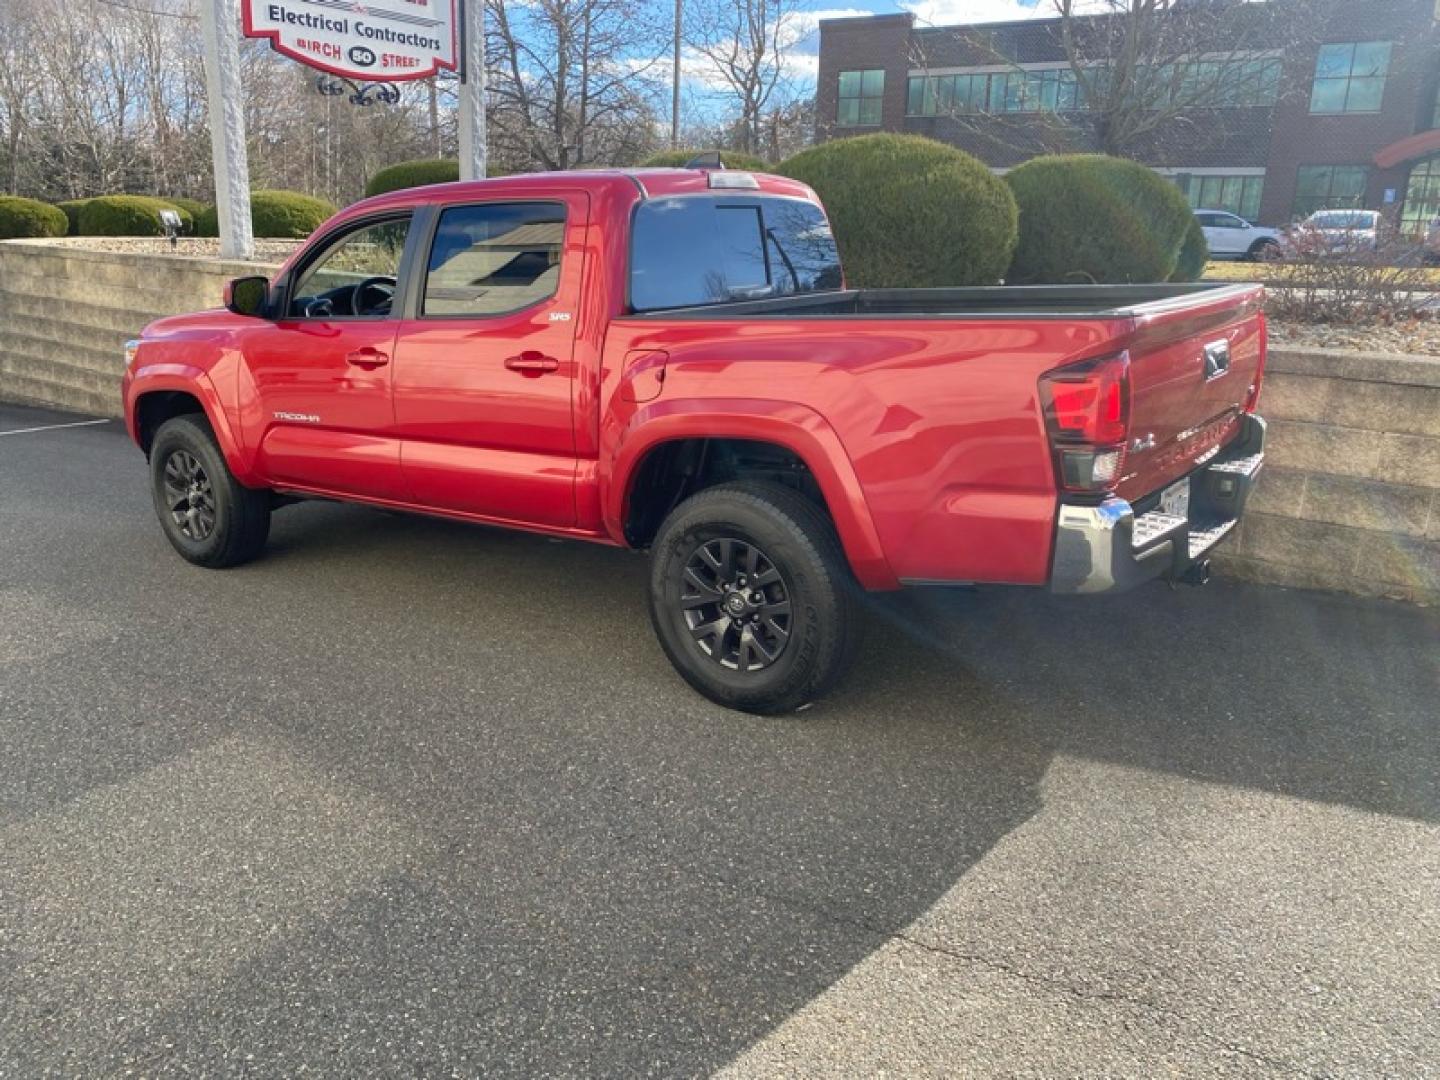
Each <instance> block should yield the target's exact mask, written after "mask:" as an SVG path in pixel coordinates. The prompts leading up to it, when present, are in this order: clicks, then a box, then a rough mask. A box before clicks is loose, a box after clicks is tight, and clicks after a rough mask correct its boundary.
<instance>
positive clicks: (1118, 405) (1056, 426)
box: [1040, 353, 1130, 491]
mask: <svg viewBox="0 0 1440 1080" xmlns="http://www.w3.org/2000/svg"><path fill="white" fill-rule="evenodd" d="M1040 400H1041V403H1042V405H1043V406H1044V409H1045V427H1046V429H1047V430H1048V431H1049V433H1050V444H1051V446H1052V447H1053V448H1054V451H1055V465H1056V471H1057V472H1058V473H1059V477H1060V484H1061V486H1062V487H1064V488H1065V489H1066V490H1067V491H1103V490H1105V489H1107V488H1110V487H1113V486H1114V485H1115V483H1116V481H1118V480H1119V478H1120V466H1121V465H1122V464H1123V463H1124V460H1125V440H1126V438H1127V437H1128V435H1129V431H1130V356H1129V354H1128V353H1118V354H1116V355H1115V356H1105V357H1101V358H1100V359H1098V360H1087V361H1085V362H1084V363H1081V364H1072V365H1071V366H1069V367H1063V368H1056V369H1055V370H1054V371H1051V372H1047V373H1046V374H1044V375H1042V376H1041V377H1040Z"/></svg>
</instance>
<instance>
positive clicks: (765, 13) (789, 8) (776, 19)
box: [686, 0, 807, 154]
mask: <svg viewBox="0 0 1440 1080" xmlns="http://www.w3.org/2000/svg"><path fill="white" fill-rule="evenodd" d="M686 22H687V27H686V37H687V38H688V40H689V43H690V48H691V49H692V50H693V52H694V53H695V55H696V56H697V58H698V59H699V61H700V63H699V65H698V66H699V67H700V68H701V71H700V75H701V78H702V79H706V78H708V79H710V80H712V81H714V82H716V83H718V84H719V86H721V87H723V88H724V90H725V92H726V94H727V96H728V97H729V98H730V99H731V100H732V102H733V104H734V105H735V106H736V107H737V108H738V112H739V117H738V121H737V124H738V127H737V130H738V132H739V138H738V140H736V141H737V143H738V145H737V146H736V147H735V148H736V149H739V150H744V151H745V152H746V153H752V154H753V153H758V152H760V151H762V150H763V149H764V147H763V145H762V133H761V126H762V123H761V122H762V118H763V117H764V116H765V115H766V112H767V110H769V109H771V108H772V107H776V106H780V105H782V104H786V103H788V101H789V100H790V99H791V98H792V97H793V94H794V90H795V80H794V79H793V77H792V71H791V69H790V67H789V63H788V61H789V59H790V57H791V54H792V52H793V51H794V47H795V44H796V42H797V41H798V40H799V39H800V37H802V36H803V31H804V29H806V28H807V25H806V24H805V23H804V22H803V19H802V15H801V9H800V6H799V4H798V2H797V0H694V2H693V3H691V4H690V5H689V6H688V10H687V11H686Z"/></svg>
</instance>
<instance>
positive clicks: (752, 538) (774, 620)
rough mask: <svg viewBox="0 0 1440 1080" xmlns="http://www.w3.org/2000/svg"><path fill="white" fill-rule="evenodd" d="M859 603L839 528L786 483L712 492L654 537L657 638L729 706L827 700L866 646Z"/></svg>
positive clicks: (768, 709)
mask: <svg viewBox="0 0 1440 1080" xmlns="http://www.w3.org/2000/svg"><path fill="white" fill-rule="evenodd" d="M727 545H728V546H727ZM747 574H748V578H747V579H746V580H745V584H744V585H743V586H739V587H731V588H727V587H726V586H727V585H729V586H736V584H737V583H738V582H739V581H740V580H741V579H740V577H739V576H737V575H747ZM757 585H758V588H757V587H756V586H757ZM737 596H739V598H740V599H739V600H738V601H737V600H736V597H737ZM757 597H758V598H759V599H758V600H757V599H756V598H757ZM857 600H858V597H857V586H856V584H855V581H854V579H853V578H852V577H851V575H850V568H849V566H848V565H847V563H846V561H845V556H844V553H843V552H842V551H841V548H840V541H839V539H838V538H837V537H836V535H835V530H834V528H833V527H832V526H831V524H830V521H829V519H828V518H827V517H826V516H825V514H824V513H823V512H822V511H821V510H820V509H819V508H818V507H816V506H815V505H814V504H813V503H811V502H810V501H809V500H807V499H805V498H804V497H802V496H801V495H799V494H797V493H796V492H794V491H792V490H791V489H790V488H787V487H783V486H781V485H779V484H770V483H758V482H741V483H731V484H722V485H720V486H718V487H713V488H708V489H706V490H704V491H701V492H699V493H698V494H696V495H693V496H691V497H690V498H688V499H686V500H685V501H684V502H682V503H681V504H680V505H679V506H677V507H676V508H675V509H674V510H673V511H671V513H670V516H669V517H667V518H666V519H665V521H664V523H663V524H662V525H661V526H660V531H659V533H658V534H657V536H656V539H655V545H654V549H653V552H652V555H651V567H650V621H651V624H652V625H653V626H654V628H655V636H656V637H658V638H659V639H660V647H661V648H662V649H664V650H665V655H666V656H668V657H669V658H670V662H671V663H672V664H674V665H675V669H676V670H677V671H678V672H679V673H680V675H681V677H682V678H684V679H685V681H686V682H688V683H689V684H690V685H691V686H692V687H694V688H695V689H696V690H697V691H699V692H700V693H701V694H703V695H705V696H706V697H707V698H709V699H710V700H711V701H713V702H715V703H716V704H718V705H724V706H725V707H727V708H732V709H739V710H741V711H742V712H749V713H760V714H774V713H785V712H791V711H793V710H795V709H798V708H800V707H801V706H803V705H806V704H808V703H810V702H812V701H814V700H815V699H816V698H818V697H820V696H821V695H822V694H823V693H825V691H826V690H828V689H829V688H830V687H831V686H832V685H833V684H834V682H835V680H836V678H837V677H838V676H839V675H840V673H841V672H842V671H843V670H845V668H846V666H847V665H848V664H849V661H850V658H851V657H852V655H853V653H854V650H855V647H856V645H857V643H858V635H859V630H860V618H859V615H860V612H859V605H858V602H857ZM729 605H734V607H731V606H729ZM741 605H743V606H744V610H740V607H741ZM737 612H738V614H737ZM737 620H738V621H737ZM782 629H783V631H784V632H783V634H782V633H781V632H780V631H781V630H782ZM747 636H748V638H749V642H748V644H747V641H746V638H747Z"/></svg>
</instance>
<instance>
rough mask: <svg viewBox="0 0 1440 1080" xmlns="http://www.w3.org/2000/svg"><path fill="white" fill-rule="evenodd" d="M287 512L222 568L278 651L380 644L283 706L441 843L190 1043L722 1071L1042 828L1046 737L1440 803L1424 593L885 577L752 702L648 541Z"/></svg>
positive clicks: (324, 754) (511, 1070)
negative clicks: (1414, 605) (744, 700)
mask: <svg viewBox="0 0 1440 1080" xmlns="http://www.w3.org/2000/svg"><path fill="white" fill-rule="evenodd" d="M292 513H293V515H294V516H293V517H292V518H290V519H287V520H285V521H284V523H283V525H282V526H281V527H280V528H279V530H278V532H277V536H276V543H275V551H274V553H273V555H272V557H271V558H269V559H267V560H266V561H265V562H264V563H261V564H257V565H256V567H254V568H253V570H247V571H244V572H242V574H241V575H237V579H243V580H244V581H245V582H246V584H245V586H244V587H245V588H247V589H256V588H266V587H274V588H277V589H283V590H285V591H286V592H287V595H289V596H290V597H291V598H292V602H294V603H296V604H303V605H305V606H306V607H307V610H312V611H315V612H325V613H326V614H324V615H317V617H316V618H317V619H318V620H319V621H318V622H317V621H315V620H311V621H310V622H309V623H308V624H295V625H293V626H289V627H287V626H280V627H278V628H277V629H276V632H279V633H281V634H282V635H286V639H284V640H281V641H279V642H278V643H273V645H274V647H276V648H279V649H292V650H294V651H295V653H296V654H297V655H298V656H301V657H303V656H304V655H306V652H307V650H310V649H313V648H314V644H313V640H310V639H311V638H313V637H314V636H315V635H324V634H330V633H340V632H343V628H344V626H345V625H347V624H350V623H352V622H353V621H354V620H356V619H358V618H366V619H369V620H371V621H372V624H373V625H372V627H371V629H372V630H373V631H374V633H375V635H376V637H377V639H378V640H380V641H388V642H390V643H392V645H393V648H391V649H390V650H388V651H385V650H378V649H377V650H371V651H369V652H368V653H367V654H366V655H363V656H359V657H349V658H346V657H343V656H342V657H339V658H336V657H334V656H332V657H330V661H331V663H332V666H331V667H330V668H328V669H327V670H326V672H325V674H324V677H323V678H318V679H317V680H316V681H315V683H314V688H315V690H316V691H318V693H313V694H311V695H309V696H307V697H306V699H305V707H304V708H303V709H301V708H277V709H276V710H275V711H274V712H273V714H272V715H271V716H270V717H269V719H268V720H267V722H266V731H267V732H268V733H269V735H270V736H271V737H272V738H274V739H275V740H276V741H278V742H279V743H281V744H283V745H284V746H286V747H288V748H289V750H290V751H291V752H292V753H294V754H295V755H297V756H298V757H301V758H303V759H304V760H305V761H306V762H307V763H308V764H309V765H311V766H313V767H314V768H315V769H316V770H318V771H319V772H320V773H322V774H324V775H327V776H333V777H336V778H338V779H340V780H341V781H343V782H344V783H345V784H347V785H351V786H353V787H354V788H357V789H361V790H363V791H364V792H366V794H367V795H369V796H371V797H374V798H378V799H379V800H381V801H382V802H383V803H384V804H385V805H387V806H389V807H391V808H393V810H394V812H395V813H396V814H398V815H400V816H402V817H403V818H404V819H405V820H406V821H408V822H410V823H412V825H413V827H414V828H415V829H416V831H417V832H418V833H420V834H423V835H425V836H426V837H428V838H429V840H430V843H429V844H428V845H427V849H428V850H427V852H426V853H425V854H423V856H417V860H416V862H415V864H414V865H412V866H409V867H407V868H405V869H404V870H403V871H395V872H393V873H392V874H391V875H390V876H388V877H387V878H386V879H385V880H384V881H383V882H382V883H381V884H380V885H379V886H377V887H375V888H373V889H370V890H367V891H365V892H363V893H360V894H357V895H354V896H352V897H350V898H349V899H348V900H347V901H346V902H345V903H344V904H343V905H341V906H339V907H338V908H337V909H336V910H334V911H333V912H331V913H329V915H328V916H327V917H326V918H325V919H324V920H323V922H322V923H320V924H319V925H314V926H312V927H311V928H310V929H309V930H308V931H307V932H305V933H301V934H295V935H292V936H289V937H286V938H283V939H281V940H279V941H276V942H274V943H273V944H271V945H270V946H269V947H268V948H267V949H266V950H265V951H264V952H262V953H259V954H258V955H255V956H253V957H252V958H251V959H250V960H249V962H248V963H246V965H245V966H244V967H243V968H242V969H241V970H240V971H238V972H237V973H235V974H234V975H233V976H232V977H230V978H228V979H227V980H226V981H225V983H224V984H223V986H221V987H219V988H218V989H217V991H216V992H215V993H214V994H206V995H205V996H204V997H202V998H196V999H193V1000H191V1001H190V1002H188V1003H186V1004H185V1005H184V1006H182V1007H180V1008H177V1009H175V1010H174V1011H173V1012H172V1013H171V1014H170V1015H169V1016H167V1017H166V1018H165V1020H164V1024H163V1025H162V1026H163V1028H164V1030H167V1031H175V1032H180V1033H183V1034H182V1035H181V1036H178V1037H177V1038H178V1040H179V1048H178V1049H177V1050H175V1051H174V1053H177V1054H180V1055H182V1056H183V1055H184V1054H185V1053H186V1052H187V1050H194V1049H195V1048H197V1047H199V1046H203V1045H206V1044H208V1043H209V1042H210V1041H211V1040H217V1039H224V1038H226V1037H227V1025H232V1024H235V1023H236V1020H235V1017H236V1016H245V1015H256V1014H257V1010H263V1015H264V1016H265V1017H266V1023H267V1025H268V1026H267V1027H266V1028H265V1029H264V1030H263V1031H257V1032H256V1033H255V1035H254V1038H253V1039H251V1040H250V1043H249V1044H247V1046H246V1050H247V1052H249V1053H253V1054H254V1055H255V1056H254V1059H253V1061H252V1062H251V1063H250V1068H251V1069H252V1070H253V1071H255V1072H256V1073H257V1074H268V1073H293V1072H294V1071H296V1069H297V1067H298V1066H300V1065H302V1064H315V1065H319V1066H321V1067H323V1065H324V1063H325V1062H327V1061H333V1060H349V1059H348V1058H344V1057H342V1058H335V1057H333V1056H332V1055H345V1054H347V1052H348V1051H347V1047H349V1046H351V1045H352V1044H353V1043H355V1042H357V1041H358V1042H360V1043H363V1044H365V1045H378V1044H380V1043H381V1042H382V1041H383V1042H386V1043H388V1044H389V1045H390V1047H391V1048H392V1049H391V1050H388V1051H387V1052H386V1053H387V1058H386V1059H385V1062H391V1063H393V1064H394V1066H395V1068H397V1069H399V1070H402V1071H405V1072H413V1073H416V1074H431V1073H440V1072H446V1073H457V1074H461V1075H475V1074H482V1073H483V1074H485V1075H507V1074H516V1075H536V1074H550V1075H553V1074H557V1073H584V1074H587V1075H613V1074H622V1073H623V1074H631V1073H647V1074H649V1073H659V1074H665V1075H676V1074H692V1073H701V1072H708V1071H710V1070H712V1069H714V1068H716V1067H718V1066H720V1065H722V1064H724V1063H725V1062H727V1061H729V1060H730V1059H732V1058H733V1057H734V1055H735V1054H737V1053H738V1052H740V1051H741V1050H742V1049H744V1048H745V1047H746V1046H748V1045H750V1044H751V1043H752V1042H753V1041H754V1040H755V1039H757V1038H759V1037H761V1036H762V1035H764V1034H765V1033H766V1032H767V1031H769V1030H771V1029H772V1028H773V1027H774V1026H775V1025H776V1024H778V1023H779V1022H780V1021H782V1020H783V1019H784V1018H785V1017H786V1016H788V1015H791V1014H792V1013H794V1012H795V1011H797V1010H798V1009H800V1008H801V1007H803V1006H804V1005H805V1004H806V1003H807V1002H808V1001H810V1000H811V999H813V998H814V997H815V996H816V995H817V994H819V993H820V992H822V991H823V990H824V989H825V988H826V987H827V986H829V985H831V984H832V983H833V982H834V981H835V980H837V979H838V978H840V977H841V976H842V975H843V974H844V973H845V972H846V971H848V970H850V968H851V967H853V966H854V965H855V964H856V963H858V962H859V961H861V960H862V959H864V958H865V957H866V956H867V955H869V954H870V953H871V952H872V951H873V950H874V949H875V948H877V947H878V946H879V945H880V944H881V943H882V941H883V940H884V939H885V935H886V934H888V933H893V932H894V931H896V930H898V929H900V928H902V927H904V926H906V925H907V924H909V923H910V922H912V921H913V920H915V919H916V918H918V917H919V916H920V915H921V914H923V913H924V912H925V911H926V910H927V909H928V908H929V907H930V906H931V905H933V904H934V903H935V902H936V900H937V899H938V898H939V897H940V896H942V895H943V894H944V893H945V892H946V891H947V890H949V889H950V888H951V887H953V886H954V884H955V883H956V881H957V880H958V879H959V878H961V877H962V876H963V875H964V874H965V873H966V872H967V870H968V869H969V868H970V867H972V866H973V865H974V864H975V863H976V862H977V861H978V860H980V859H981V858H983V857H984V856H985V855H986V853H987V852H989V851H990V850H991V849H992V848H993V847H994V845H995V844H997V843H998V842H999V841H1000V840H1001V839H1003V838H1004V837H1005V836H1006V835H1007V834H1008V833H1010V832H1011V831H1012V830H1014V829H1016V828H1017V827H1019V826H1020V825H1022V824H1024V823H1025V822H1026V821H1027V820H1029V819H1030V818H1031V816H1032V815H1033V814H1034V813H1035V812H1036V811H1037V809H1038V808H1039V806H1040V804H1041V794H1040V791H1041V782H1042V780H1043V778H1044V775H1045V772H1046V770H1047V768H1048V767H1049V765H1050V763H1051V761H1052V760H1053V759H1054V757H1055V756H1056V755H1057V754H1066V755H1078V756H1088V757H1094V758H1099V759H1103V760H1105V761H1107V762H1115V763H1120V764H1124V765H1127V766H1133V767H1136V768H1143V769H1149V770H1155V771H1160V772H1166V773H1173V774H1176V775H1179V776H1184V777H1190V778H1202V779H1205V780H1208V781H1213V782H1216V783H1221V784H1232V785H1242V786H1246V787H1251V788H1256V789H1260V790H1265V791H1270V792H1276V793H1280V794H1284V795H1289V796H1295V797H1299V798H1305V799H1315V800H1322V801H1327V802H1334V803H1341V804H1345V805H1349V806H1354V807H1359V808H1362V809H1365V810H1372V811H1376V812H1380V813H1386V814H1395V815H1404V816H1406V817H1410V818H1417V819H1423V820H1426V821H1437V820H1440V791H1437V777H1440V730H1437V727H1436V725H1435V722H1434V717H1433V708H1434V693H1435V687H1436V685H1437V668H1436V659H1435V655H1434V649H1433V647H1428V648H1427V647H1426V646H1424V645H1423V644H1422V643H1423V642H1425V641H1427V640H1428V641H1429V642H1430V643H1431V645H1432V646H1433V642H1434V640H1435V629H1436V627H1435V623H1434V619H1433V616H1432V615H1431V614H1429V613H1427V612H1424V611H1420V610H1417V609H1410V608H1404V607H1398V606H1394V605H1388V604H1378V603H1367V602H1362V601H1355V600H1350V599H1346V598H1335V597H1326V596H1319V595H1313V594H1305V593H1297V592H1285V591H1279V590H1266V589H1261V588H1253V587H1239V586H1227V585H1219V586H1212V587H1211V588H1210V589H1209V590H1206V591H1185V592H1177V593H1171V592H1170V591H1168V590H1166V589H1165V588H1164V587H1156V588H1149V589H1144V590H1141V591H1139V592H1137V593H1135V594H1133V595H1132V596H1129V597H1121V598H1116V599H1110V600H1090V601H1068V600H1067V601H1062V600H1057V599H1054V598H1051V597H1048V596H1046V595H1044V594H1041V593H1038V592H1023V591H1018V590H1016V591H1003V590H996V591H981V592H954V593H933V592H926V593H917V594H907V595H902V596H897V597H880V598H875V599H874V600H873V602H872V603H871V605H870V607H871V619H870V625H869V627H868V636H867V645H866V650H865V652H864V654H863V656H862V658H861V660H860V662H859V664H858V665H857V667H856V669H855V670H854V671H853V672H852V673H851V675H850V677H849V678H848V680H847V681H846V682H845V683H844V684H843V685H842V686H841V687H840V688H839V689H838V690H837V692H836V693H835V695H834V696H833V697H832V698H831V699H829V700H828V701H826V702H825V703H823V704H821V705H818V706H817V707H815V708H814V709H813V710H811V711H810V712H808V713H806V714H804V715H803V716H802V717H799V718H792V719H780V720H775V719H770V720H761V719H756V718H751V717H746V716H741V715H738V714H734V713H727V712H725V711H723V710H720V709H717V708H715V707H714V706H711V705H709V704H708V703H707V702H705V701H703V700H701V699H699V698H697V697H696V696H695V695H693V694H691V693H690V691H689V690H688V689H687V688H686V687H685V686H684V685H683V684H682V683H681V682H680V681H679V679H678V678H676V677H675V676H674V675H673V674H672V673H671V671H670V670H669V667H668V665H667V664H666V662H665V660H664V658H663V656H662V655H661V654H660V652H659V649H658V647H656V646H655V644H654V642H653V639H652V638H651V635H650V630H649V627H648V624H647V622H646V617H645V611H644V583H645V564H644V561H643V560H642V559H639V558H636V557H633V556H631V555H629V554H626V553H624V552H619V551H615V550H607V549H602V548H596V547H590V546H587V545H583V544H566V545H560V546H556V545H555V544H552V543H548V542H546V541H545V540H543V539H537V538H534V537H525V536H520V535H515V534H506V533H500V532H494V531H489V530H483V529H473V528H466V527H460V526H454V525H451V524H448V523H443V522H433V521H425V520H422V519H410V518H398V517H380V516H376V515H373V514H369V513H367V512H365V511H360V510H356V509H354V508H343V507H329V508H323V509H322V508H318V507H316V508H304V509H301V510H299V511H296V512H292ZM277 520H279V519H277ZM266 582H270V583H271V584H270V585H267V584H266ZM327 686H344V688H345V691H344V694H343V697H342V698H341V699H338V700H333V701H332V700H329V699H328V696H327V692H326V687H327ZM282 988H283V989H282ZM282 996H283V1005H282V1004H281V998H282ZM252 1044H253V1045H252ZM302 1047H303V1048H305V1049H303V1050H300V1049H297V1048H302ZM147 1049H148V1048H146V1047H144V1046H143V1045H141V1044H138V1043H137V1044H134V1045H132V1046H130V1047H129V1048H128V1049H127V1051H126V1052H127V1053H128V1054H133V1055H135V1056H136V1057H137V1058H138V1060H140V1061H141V1062H144V1061H145V1060H146V1053H147ZM392 1054H393V1057H392V1056H388V1055H392ZM164 1060H165V1059H164V1058H163V1057H159V1058H151V1059H150V1061H151V1063H152V1064H155V1065H163V1063H164ZM385 1062H381V1061H379V1060H377V1063H376V1067H377V1068H378V1069H382V1070H383V1069H385V1068H387V1067H388V1066H387V1065H386V1064H385Z"/></svg>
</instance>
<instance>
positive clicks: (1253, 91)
mask: <svg viewBox="0 0 1440 1080" xmlns="http://www.w3.org/2000/svg"><path fill="white" fill-rule="evenodd" d="M1166 82H1168V83H1169V85H1170V86H1171V91H1170V101H1171V103H1173V104H1177V105H1192V106H1198V107H1203V108H1220V107H1225V106H1231V107H1244V106H1251V105H1261V106H1264V105H1274V104H1275V99H1276V98H1277V97H1279V95H1280V58H1279V57H1278V56H1266V57H1254V58H1249V57H1232V58H1227V59H1223V60H1196V61H1186V62H1184V63H1180V64H1176V65H1174V71H1173V73H1172V74H1171V76H1170V78H1169V79H1167V80H1166ZM1159 104H1160V105H1163V104H1165V103H1164V102H1160V103H1159Z"/></svg>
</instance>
